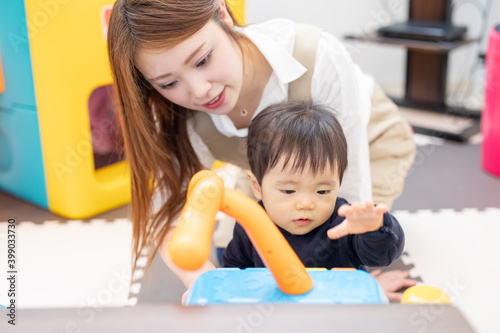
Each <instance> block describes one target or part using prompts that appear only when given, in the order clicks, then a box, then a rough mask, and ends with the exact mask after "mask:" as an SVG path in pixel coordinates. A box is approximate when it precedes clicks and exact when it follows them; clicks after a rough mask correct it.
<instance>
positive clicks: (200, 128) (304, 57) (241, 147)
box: [190, 24, 322, 169]
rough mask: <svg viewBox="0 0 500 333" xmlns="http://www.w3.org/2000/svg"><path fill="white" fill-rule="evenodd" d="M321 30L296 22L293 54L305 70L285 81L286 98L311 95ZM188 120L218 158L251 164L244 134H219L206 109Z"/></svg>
mask: <svg viewBox="0 0 500 333" xmlns="http://www.w3.org/2000/svg"><path fill="white" fill-rule="evenodd" d="M321 31H322V30H321V29H320V28H318V27H315V26H312V25H308V24H296V27H295V46H294V50H293V57H294V58H295V59H297V60H298V61H299V62H300V63H301V64H302V65H303V66H304V67H305V68H306V69H307V71H306V72H305V73H304V74H303V75H302V76H301V77H299V78H298V79H297V80H295V81H293V82H291V83H290V84H289V85H288V100H306V99H310V98H311V80H312V75H313V72H314V63H315V59H316V49H317V45H318V41H319V37H320V35H321ZM190 122H191V125H192V126H193V128H194V130H195V131H196V133H198V135H199V136H200V138H201V139H202V140H203V142H204V143H205V144H206V145H207V147H208V149H209V150H210V152H211V153H212V155H213V156H214V157H215V158H216V159H217V160H219V161H222V162H226V163H231V164H234V165H236V166H239V167H240V168H243V169H249V168H250V167H249V165H248V159H247V154H246V138H239V137H227V136H225V135H223V134H221V133H220V132H219V131H218V130H217V128H216V127H215V125H214V123H213V122H212V119H211V118H210V116H209V115H208V114H207V113H206V112H201V111H198V112H196V113H195V115H194V116H193V118H192V119H190Z"/></svg>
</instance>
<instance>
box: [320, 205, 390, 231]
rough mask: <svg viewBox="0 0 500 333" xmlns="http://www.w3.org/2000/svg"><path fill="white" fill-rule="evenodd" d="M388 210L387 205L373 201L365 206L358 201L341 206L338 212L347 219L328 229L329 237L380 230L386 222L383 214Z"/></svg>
mask: <svg viewBox="0 0 500 333" xmlns="http://www.w3.org/2000/svg"><path fill="white" fill-rule="evenodd" d="M386 212H387V207H386V206H385V205H377V206H375V205H374V204H373V201H367V202H366V203H365V205H364V206H362V205H360V204H358V203H353V204H352V205H351V206H349V205H343V206H342V207H340V208H339V211H338V214H339V215H340V216H345V220H344V221H343V222H342V223H340V224H339V225H338V226H336V227H333V228H331V229H330V230H328V232H327V235H328V238H330V239H338V238H340V237H344V236H347V235H349V234H363V233H365V232H370V231H375V230H378V229H379V228H380V227H381V226H382V225H383V223H384V217H383V215H384V213H386Z"/></svg>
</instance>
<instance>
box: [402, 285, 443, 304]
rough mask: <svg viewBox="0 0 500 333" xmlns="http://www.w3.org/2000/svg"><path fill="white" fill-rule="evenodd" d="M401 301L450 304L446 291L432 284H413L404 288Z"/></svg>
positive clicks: (406, 302) (407, 302) (405, 302)
mask: <svg viewBox="0 0 500 333" xmlns="http://www.w3.org/2000/svg"><path fill="white" fill-rule="evenodd" d="M401 303H404V304H451V302H450V298H449V297H448V295H446V293H445V292H444V291H443V290H441V289H439V288H436V287H432V286H413V287H410V288H408V289H406V290H405V292H404V293H403V297H402V299H401Z"/></svg>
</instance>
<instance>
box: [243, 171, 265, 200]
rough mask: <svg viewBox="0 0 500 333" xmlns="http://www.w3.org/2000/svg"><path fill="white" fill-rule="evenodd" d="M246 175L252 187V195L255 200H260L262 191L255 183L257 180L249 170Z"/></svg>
mask: <svg viewBox="0 0 500 333" xmlns="http://www.w3.org/2000/svg"><path fill="white" fill-rule="evenodd" d="M247 174H248V178H250V184H251V186H252V191H253V195H255V197H256V198H257V200H262V191H261V188H260V184H259V182H258V181H257V178H256V177H255V175H254V174H253V173H252V171H250V170H248V173H247Z"/></svg>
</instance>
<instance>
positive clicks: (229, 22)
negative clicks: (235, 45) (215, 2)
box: [219, 0, 234, 29]
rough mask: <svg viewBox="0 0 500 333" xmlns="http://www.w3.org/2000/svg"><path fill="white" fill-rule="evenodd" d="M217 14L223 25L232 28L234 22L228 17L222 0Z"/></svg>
mask: <svg viewBox="0 0 500 333" xmlns="http://www.w3.org/2000/svg"><path fill="white" fill-rule="evenodd" d="M219 12H220V20H221V21H222V22H224V24H225V25H227V26H228V27H229V28H231V29H232V28H234V22H233V19H232V17H231V15H229V12H228V9H227V7H226V2H225V1H224V0H221V1H220V3H219Z"/></svg>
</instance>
